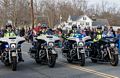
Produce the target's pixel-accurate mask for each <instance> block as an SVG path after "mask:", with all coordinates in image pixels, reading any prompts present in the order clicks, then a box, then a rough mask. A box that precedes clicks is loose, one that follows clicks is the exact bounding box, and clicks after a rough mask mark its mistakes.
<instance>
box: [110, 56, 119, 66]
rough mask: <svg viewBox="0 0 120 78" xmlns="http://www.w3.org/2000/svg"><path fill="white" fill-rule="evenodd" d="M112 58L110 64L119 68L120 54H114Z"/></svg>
mask: <svg viewBox="0 0 120 78" xmlns="http://www.w3.org/2000/svg"><path fill="white" fill-rule="evenodd" d="M111 56H112V58H113V59H110V64H111V65H112V66H117V65H118V62H119V57H118V54H112V55H111Z"/></svg>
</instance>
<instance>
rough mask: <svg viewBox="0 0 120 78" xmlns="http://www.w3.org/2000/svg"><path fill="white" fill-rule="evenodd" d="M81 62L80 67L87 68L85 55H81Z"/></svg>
mask: <svg viewBox="0 0 120 78" xmlns="http://www.w3.org/2000/svg"><path fill="white" fill-rule="evenodd" d="M80 56H81V60H80V66H85V54H84V53H82V54H80Z"/></svg>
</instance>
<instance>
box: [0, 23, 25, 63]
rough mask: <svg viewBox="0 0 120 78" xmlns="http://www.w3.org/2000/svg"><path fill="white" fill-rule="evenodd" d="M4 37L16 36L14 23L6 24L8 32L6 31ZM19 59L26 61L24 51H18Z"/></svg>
mask: <svg viewBox="0 0 120 78" xmlns="http://www.w3.org/2000/svg"><path fill="white" fill-rule="evenodd" d="M4 37H8V38H9V37H16V34H15V33H14V31H13V30H12V25H11V24H7V25H6V32H5V33H4ZM3 46H4V44H1V46H0V48H1V50H4V47H3ZM18 57H19V58H18V60H19V61H24V60H23V58H22V53H21V52H19V53H18Z"/></svg>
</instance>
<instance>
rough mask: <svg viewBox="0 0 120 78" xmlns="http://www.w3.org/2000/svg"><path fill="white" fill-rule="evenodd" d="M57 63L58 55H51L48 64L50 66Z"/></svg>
mask: <svg viewBox="0 0 120 78" xmlns="http://www.w3.org/2000/svg"><path fill="white" fill-rule="evenodd" d="M55 63H56V55H50V56H49V59H48V66H49V67H51V68H52V67H54V66H55Z"/></svg>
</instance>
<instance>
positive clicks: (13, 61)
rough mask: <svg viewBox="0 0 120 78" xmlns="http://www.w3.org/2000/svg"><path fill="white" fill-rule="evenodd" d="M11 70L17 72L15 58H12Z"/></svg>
mask: <svg viewBox="0 0 120 78" xmlns="http://www.w3.org/2000/svg"><path fill="white" fill-rule="evenodd" d="M12 70H13V71H16V70H17V58H16V57H13V59H12Z"/></svg>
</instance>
